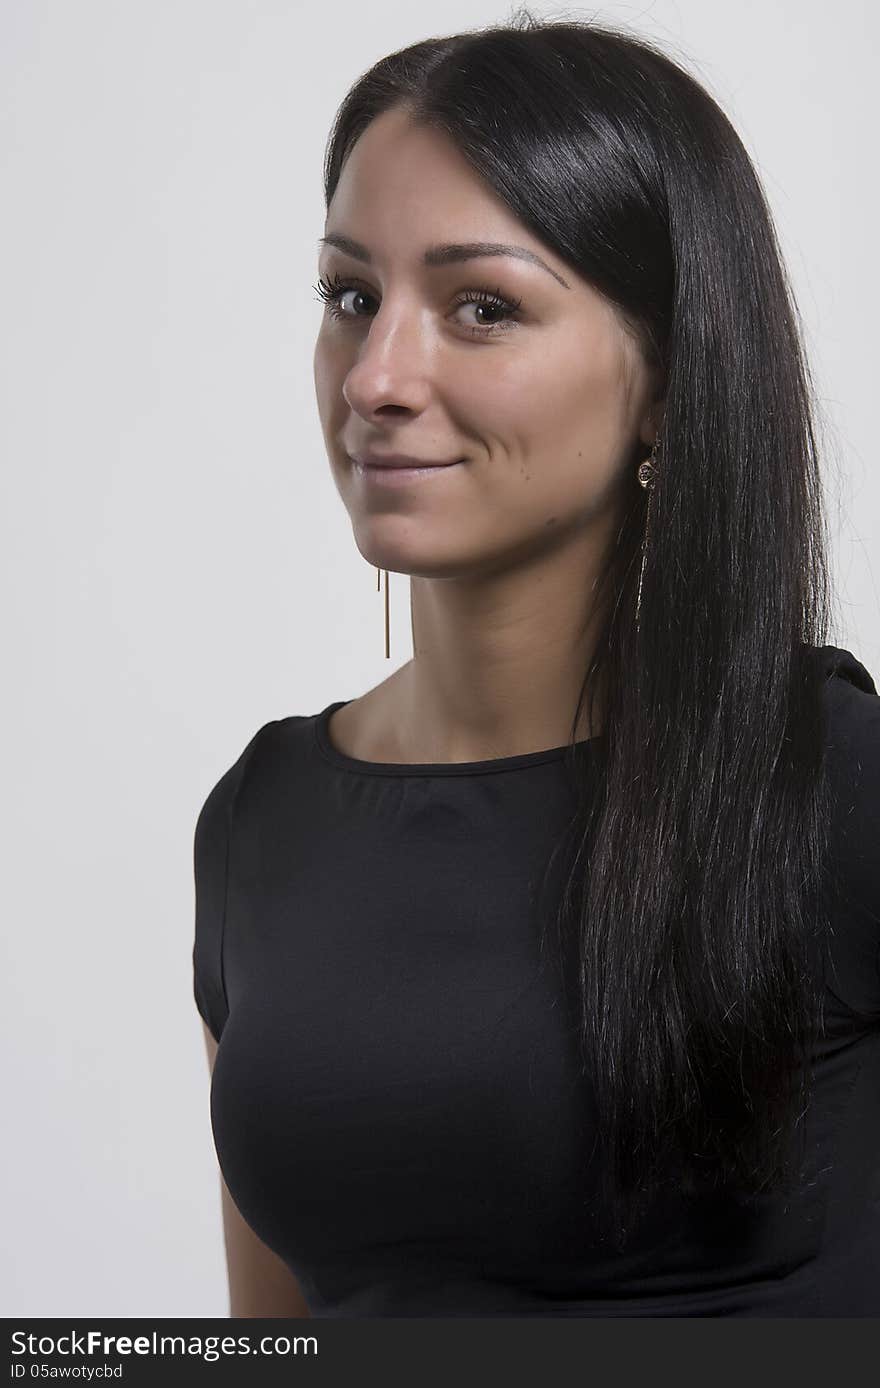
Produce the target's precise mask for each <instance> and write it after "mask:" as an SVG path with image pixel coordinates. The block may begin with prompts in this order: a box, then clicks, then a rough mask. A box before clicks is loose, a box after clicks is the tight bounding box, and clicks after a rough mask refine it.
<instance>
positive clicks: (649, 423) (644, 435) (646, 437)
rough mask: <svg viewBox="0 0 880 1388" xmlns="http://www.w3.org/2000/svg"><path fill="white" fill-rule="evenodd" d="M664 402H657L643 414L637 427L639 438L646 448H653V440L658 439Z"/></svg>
mask: <svg viewBox="0 0 880 1388" xmlns="http://www.w3.org/2000/svg"><path fill="white" fill-rule="evenodd" d="M664 405H665V401H663V400H657V401H655V402H654V404H653V405H651V406H650V408H649V409H648V410H647V411H646V412H645V415H644V417H643V419H642V422H641V425H640V426H639V438H640V440H641V442H642V443H643V444H645V445H646V446H647V447H648V448H653V446H654V440H655V439H656V438H657V437H658V435H659V433H660V430H661V428H662V425H663V408H664Z"/></svg>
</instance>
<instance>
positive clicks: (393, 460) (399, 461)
mask: <svg viewBox="0 0 880 1388" xmlns="http://www.w3.org/2000/svg"><path fill="white" fill-rule="evenodd" d="M349 457H350V458H351V460H352V462H353V463H357V464H358V466H359V467H381V468H428V467H453V466H454V465H455V464H456V463H457V462H459V461H460V459H458V458H452V459H450V460H449V461H448V462H447V461H445V460H444V461H437V460H436V459H434V458H411V457H408V456H407V455H406V454H405V453H350V454H349Z"/></svg>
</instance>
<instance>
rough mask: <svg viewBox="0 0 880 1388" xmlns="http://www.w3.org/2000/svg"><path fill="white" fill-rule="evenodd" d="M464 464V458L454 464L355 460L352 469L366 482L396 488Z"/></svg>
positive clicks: (457, 459) (458, 459)
mask: <svg viewBox="0 0 880 1388" xmlns="http://www.w3.org/2000/svg"><path fill="white" fill-rule="evenodd" d="M463 462H464V459H463V458H456V460H455V462H452V463H421V464H402V463H393V464H391V463H359V462H358V461H357V459H355V458H353V459H352V467H353V469H354V472H355V474H356V475H357V476H359V477H362V478H364V480H365V481H368V482H374V483H378V484H379V485H384V486H394V485H395V484H399V483H403V482H411V481H416V480H417V479H419V478H423V477H433V476H434V475H436V474H438V473H441V472H449V471H451V470H452V469H453V468H456V467H459V466H460V465H461V464H462V463H463Z"/></svg>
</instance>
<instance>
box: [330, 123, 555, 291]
mask: <svg viewBox="0 0 880 1388" xmlns="http://www.w3.org/2000/svg"><path fill="white" fill-rule="evenodd" d="M327 229H328V230H332V231H344V232H346V233H347V234H348V235H350V236H352V237H354V238H355V239H357V240H359V241H362V242H365V243H366V244H367V245H368V246H369V247H370V248H371V249H372V250H374V251H375V253H376V254H377V256H378V255H380V254H381V250H382V248H383V247H384V246H388V247H391V246H394V245H402V244H403V243H404V242H405V243H406V244H407V245H410V246H411V245H414V244H415V245H420V246H428V245H431V244H434V243H436V242H442V241H461V240H472V241H476V240H487V241H488V240H498V241H501V240H507V241H516V242H517V243H518V244H519V245H521V246H525V247H527V248H531V249H533V250H535V251H536V252H540V253H541V254H542V255H543V256H544V258H545V259H548V260H551V261H552V263H554V264H555V260H552V253H550V252H547V250H546V248H545V247H543V246H542V245H541V243H540V242H539V241H538V240H537V239H536V238H535V237H534V236H533V235H532V234H531V233H530V232H529V231H528V230H527V229H526V228H525V227H524V226H523V224H522V223H521V222H520V221H519V220H518V218H517V217H516V216H515V215H514V214H513V212H512V211H511V210H510V208H509V207H508V206H507V205H506V203H505V202H504V201H503V200H502V199H501V198H500V197H499V196H498V195H497V194H496V193H495V191H494V190H493V189H492V188H490V187H489V186H488V184H486V183H485V182H484V181H483V180H482V179H481V178H480V176H479V174H477V172H476V171H475V170H474V169H472V168H471V166H470V165H469V164H468V162H467V160H466V159H465V158H464V155H462V154H461V153H460V151H459V150H458V148H457V147H456V146H455V144H454V143H453V142H452V140H451V139H450V138H449V137H448V136H447V135H445V134H444V133H443V131H440V130H435V129H433V128H431V127H427V126H419V125H415V124H413V122H412V120H411V118H410V117H409V115H408V113H406V112H405V111H403V110H401V109H400V108H395V109H393V110H390V111H383V112H382V114H381V115H379V116H377V117H376V118H375V119H374V120H373V121H372V122H371V123H370V125H369V126H367V128H366V130H365V131H364V132H363V134H362V135H361V136H360V138H359V139H358V141H357V143H356V144H355V145H354V147H353V148H352V150H351V153H350V154H349V156H348V159H347V160H346V162H345V165H344V166H343V169H342V172H341V174H340V177H339V182H338V183H337V186H336V189H335V191H334V194H333V200H332V202H331V204H330V208H329V211H328V214H327ZM557 268H561V267H557Z"/></svg>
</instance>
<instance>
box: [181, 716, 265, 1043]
mask: <svg viewBox="0 0 880 1388" xmlns="http://www.w3.org/2000/svg"><path fill="white" fill-rule="evenodd" d="M268 726H269V725H268V724H266V725H264V728H265V727H268ZM264 728H260V730H259V732H257V733H255V735H254V736H253V737H252V738H251V740H250V742H249V743H248V745H247V747H245V749H244V751H243V752H242V753H241V755H240V757H239V758H238V760H237V761H236V762H235V763H234V764H233V765H232V766H231V767H230V768H229V770H228V771H226V772H224V774H223V775H222V776H221V778H220V780H219V781H218V782H217V784H216V785H215V786H214V787H213V789H212V790H211V792H210V794H209V795H208V797H207V799H206V800H205V802H204V804H203V805H202V808H201V810H200V811H199V815H198V818H197V820H196V827H195V836H194V840H193V876H194V885H195V930H194V939H193V949H192V969H193V996H194V998H195V1003H196V1007H197V1009H198V1012H199V1015H200V1016H201V1017H202V1019H203V1021H204V1022H205V1023H206V1024H207V1026H208V1029H209V1031H210V1032H211V1035H212V1036H213V1037H214V1040H215V1041H217V1042H219V1040H220V1036H221V1034H222V1032H223V1027H224V1025H225V1023H226V1016H227V1012H228V1006H227V999H226V987H225V983H224V978H223V932H224V927H225V924H226V880H227V873H228V869H229V847H230V840H231V837H232V833H233V823H234V812H235V802H236V798H237V795H238V791H239V787H240V785H241V781H242V778H243V776H244V774H245V770H246V767H247V764H248V762H249V760H250V757H251V753H252V751H253V748H254V746H255V744H256V743H257V741H258V739H259V737H260V735H261V733H262V732H263V731H264Z"/></svg>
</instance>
